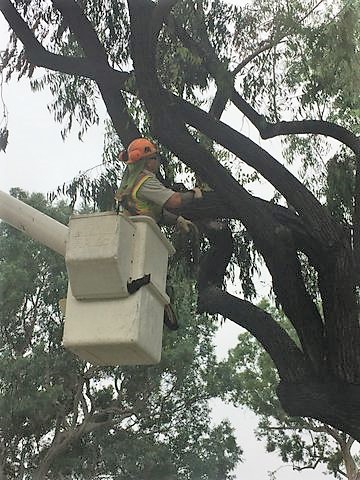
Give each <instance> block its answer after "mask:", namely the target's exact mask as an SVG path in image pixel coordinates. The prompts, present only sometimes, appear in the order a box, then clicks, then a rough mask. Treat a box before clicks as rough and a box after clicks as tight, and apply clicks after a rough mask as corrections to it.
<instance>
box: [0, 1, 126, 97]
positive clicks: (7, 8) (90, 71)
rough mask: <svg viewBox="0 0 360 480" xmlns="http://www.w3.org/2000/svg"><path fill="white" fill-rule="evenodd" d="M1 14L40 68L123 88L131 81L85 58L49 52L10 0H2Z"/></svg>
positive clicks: (30, 59) (29, 57)
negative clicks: (127, 81)
mask: <svg viewBox="0 0 360 480" xmlns="http://www.w3.org/2000/svg"><path fill="white" fill-rule="evenodd" d="M0 11H1V12H2V13H3V15H4V17H5V19H6V20H7V22H8V24H9V26H10V27H11V28H12V30H13V31H14V32H15V34H16V36H17V37H18V38H19V40H20V41H21V42H22V44H23V45H24V48H25V52H26V56H27V58H28V61H29V62H30V63H32V64H34V65H36V66H38V67H44V68H48V69H49V70H53V71H56V72H62V73H67V74H69V75H81V76H84V77H87V78H90V79H92V80H95V81H100V82H101V81H106V82H107V83H111V84H112V85H114V86H116V87H117V88H120V87H121V86H123V85H124V83H125V82H126V80H128V78H129V74H128V73H126V72H119V71H116V70H114V69H112V68H110V67H106V68H105V67H104V65H103V66H100V65H98V64H97V63H96V62H94V61H93V60H90V59H88V58H84V57H66V56H63V55H57V54H55V53H52V52H49V51H48V50H46V49H45V48H44V47H43V46H42V45H41V44H40V43H39V42H38V40H37V39H36V38H35V36H34V33H33V32H32V30H31V29H30V28H29V27H28V25H27V24H26V22H25V21H24V20H23V19H22V17H21V16H20V15H19V13H18V11H17V10H16V9H15V7H14V6H13V4H12V3H11V2H10V0H1V2H0Z"/></svg>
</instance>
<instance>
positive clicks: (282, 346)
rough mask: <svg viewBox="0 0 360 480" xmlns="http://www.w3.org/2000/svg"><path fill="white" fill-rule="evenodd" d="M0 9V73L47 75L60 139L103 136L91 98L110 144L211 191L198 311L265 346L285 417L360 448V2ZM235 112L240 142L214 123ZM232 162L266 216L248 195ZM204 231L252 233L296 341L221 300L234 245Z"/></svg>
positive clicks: (197, 207) (37, 0)
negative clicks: (98, 102)
mask: <svg viewBox="0 0 360 480" xmlns="http://www.w3.org/2000/svg"><path fill="white" fill-rule="evenodd" d="M0 10H1V12H2V13H3V15H4V17H5V19H6V20H7V22H8V24H9V26H10V28H11V37H10V43H9V46H8V49H7V50H6V51H5V52H4V54H3V56H2V62H3V68H4V71H5V72H6V74H7V76H8V77H10V76H11V75H12V74H14V73H15V72H17V73H18V74H19V75H20V76H24V75H27V76H29V77H30V78H31V77H32V76H33V75H34V71H36V70H35V68H36V67H44V68H45V69H46V73H45V75H44V77H42V78H39V77H33V80H32V83H33V87H34V88H35V89H36V88H41V87H43V86H44V85H45V84H48V85H49V86H50V88H51V90H52V92H53V93H54V103H53V105H52V108H53V112H54V116H55V118H56V119H58V120H59V121H62V122H64V132H63V133H64V134H66V131H68V130H69V129H70V128H71V127H72V124H73V121H74V120H78V121H79V122H80V132H79V133H80V135H81V133H82V132H83V131H84V129H86V127H87V126H88V125H89V124H91V123H94V122H96V121H97V119H98V117H97V113H96V109H95V99H96V97H97V96H98V95H100V96H101V98H102V99H103V101H104V103H105V106H106V109H107V112H108V114H109V117H110V119H111V123H112V127H113V129H114V131H115V132H116V140H114V137H113V136H111V138H112V139H113V143H114V145H116V144H117V146H118V147H119V146H120V145H122V146H126V145H127V144H128V143H129V142H130V141H131V140H133V139H134V138H136V137H138V136H141V135H150V136H151V137H152V138H153V139H156V140H157V141H158V142H159V144H160V145H161V146H162V147H163V148H164V151H165V149H166V152H167V154H166V158H167V159H168V161H169V162H170V163H171V162H173V163H174V162H176V161H178V162H181V164H183V165H185V166H186V168H187V169H188V170H187V171H188V172H189V175H191V174H195V175H196V176H197V177H198V178H200V179H201V181H202V182H205V183H206V184H207V186H208V189H207V190H210V191H208V192H207V193H206V194H205V195H204V198H203V200H202V201H201V202H198V203H197V204H195V203H194V204H192V205H191V206H190V207H189V208H188V209H186V210H184V209H183V210H182V211H181V213H182V214H183V215H184V216H187V217H188V218H191V219H193V220H194V221H199V224H201V225H202V228H203V231H204V233H205V234H206V235H207V238H208V242H209V244H208V245H209V248H208V249H207V253H208V255H207V256H206V255H205V257H204V258H203V260H202V261H201V263H200V272H199V280H198V294H199V296H198V310H199V311H202V312H207V313H211V314H221V315H222V316H224V317H226V318H229V319H231V320H232V321H234V322H236V323H237V324H239V325H241V326H242V327H244V328H245V329H246V330H248V332H249V333H250V334H251V335H253V336H254V337H255V338H256V339H257V340H258V341H260V343H261V344H262V346H263V347H264V348H265V350H266V351H267V352H268V353H269V355H270V356H271V358H272V360H273V361H274V364H275V366H276V369H277V371H278V374H279V385H278V387H277V394H278V397H279V399H280V402H281V404H282V406H283V408H284V409H285V411H287V412H288V413H289V414H290V415H295V416H306V417H310V418H313V419H317V420H320V421H322V422H325V423H327V424H329V425H331V426H333V427H335V428H338V429H340V430H343V431H344V432H346V433H348V434H350V435H352V437H354V438H355V439H358V440H360V408H359V406H360V385H359V381H360V348H359V345H360V326H359V279H360V260H359V259H360V254H359V251H360V242H359V237H360V181H359V179H360V173H359V165H360V155H359V152H360V143H359V136H358V135H359V121H358V120H359V95H358V91H359V79H360V64H359V31H360V30H359V29H360V27H359V25H360V22H359V12H360V8H359V1H358V0H350V1H343V0H336V1H331V2H330V1H327V0H318V1H314V0H306V1H302V2H298V1H297V0H292V1H291V2H288V1H282V0H281V1H279V2H276V4H275V5H274V2H272V1H269V0H261V1H256V2H251V1H249V2H244V3H242V2H241V3H230V2H225V1H222V0H209V1H199V0H195V1H187V0H179V1H176V0H159V1H157V2H153V1H151V0H128V1H118V0H116V1H115V0H90V1H87V2H82V1H75V0H52V1H45V0H31V1H27V2H23V1H22V0H13V1H11V0H2V2H1V4H0ZM229 104H231V105H233V106H234V108H236V110H237V112H238V128H233V127H230V126H229V125H227V124H226V123H224V122H223V121H221V118H222V114H223V112H224V110H225V107H226V106H227V105H229ZM244 118H245V119H247V120H248V121H249V122H251V123H252V125H253V126H254V128H255V129H257V131H258V132H259V134H260V136H261V138H263V139H269V138H274V137H278V136H281V138H282V139H284V143H285V146H286V158H288V159H289V160H296V161H297V162H301V164H302V176H295V175H294V174H293V173H291V171H290V169H289V168H286V167H285V166H284V165H283V164H282V162H281V161H280V160H279V159H276V158H274V157H273V156H272V155H270V154H269V153H268V152H267V151H265V150H264V149H263V148H262V147H260V146H259V145H257V144H256V143H255V142H253V141H252V140H251V139H249V138H248V137H247V136H245V135H244V134H243V133H241V131H240V130H241V124H242V121H243V119H244ZM328 139H330V140H331V141H332V142H330V143H329V142H327V143H326V141H325V140H328ZM224 151H225V152H226V155H225V156H224V153H223V152H224ZM169 158H170V160H169ZM241 162H244V163H245V164H247V165H248V166H249V167H251V168H252V169H254V170H255V172H257V174H259V175H261V176H262V177H263V178H264V179H266V180H267V181H268V182H269V183H270V184H271V185H272V186H273V188H274V190H275V192H276V195H275V197H274V201H266V200H264V199H262V198H258V197H256V196H254V195H253V194H252V193H251V192H250V191H249V190H248V189H246V188H245V187H246V185H245V184H244V183H243V181H242V180H241V178H240V179H239V176H238V173H236V167H237V165H239V164H241ZM165 174H166V169H165ZM314 178H315V179H316V181H314ZM170 181H171V178H170ZM340 185H342V188H338V187H340ZM334 186H335V188H334ZM213 219H230V220H231V222H233V223H236V225H237V226H236V227H235V230H236V231H235V233H236V232H238V231H246V237H247V238H248V239H250V240H251V242H252V244H253V246H254V248H255V249H256V252H257V253H258V254H259V255H260V256H261V257H262V259H263V261H264V263H265V264H266V267H267V268H268V270H269V272H270V275H271V277H272V284H273V290H274V294H275V296H276V301H277V303H278V304H279V305H281V306H282V308H283V310H284V312H285V313H286V316H287V317H288V318H289V320H290V322H291V324H292V325H293V327H294V330H295V332H296V338H297V341H294V340H293V339H292V338H291V337H290V336H289V335H288V333H287V332H286V331H285V330H284V329H283V328H282V327H281V326H280V325H279V323H278V322H277V321H276V319H274V318H273V317H272V316H271V315H270V314H268V313H266V312H264V311H263V310H262V309H261V308H259V307H257V306H256V305H253V304H252V303H251V302H250V301H249V300H250V299H251V298H249V297H248V298H246V297H244V298H242V297H240V296H234V295H232V294H230V293H228V292H227V291H226V289H225V288H224V274H225V272H226V268H227V265H228V262H229V260H230V259H231V258H233V257H232V254H233V248H234V242H233V238H232V237H231V235H230V231H229V228H228V227H224V223H214V222H211V221H212V220H213ZM237 222H238V223H237ZM239 225H240V226H239ZM309 278H311V280H312V284H310V286H309V283H308V279H309Z"/></svg>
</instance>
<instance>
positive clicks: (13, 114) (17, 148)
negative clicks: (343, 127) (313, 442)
mask: <svg viewBox="0 0 360 480" xmlns="http://www.w3.org/2000/svg"><path fill="white" fill-rule="evenodd" d="M6 31H7V25H6V23H5V22H4V20H3V18H2V16H1V14H0V50H2V49H4V47H5V44H6ZM2 96H3V99H4V101H5V104H6V107H7V109H8V114H9V124H8V127H9V131H10V135H9V144H8V147H7V149H6V153H4V152H0V190H2V191H6V192H8V191H9V189H10V188H11V187H21V188H22V189H24V190H26V191H28V192H42V193H47V192H49V191H52V190H54V189H55V188H56V187H57V186H58V185H61V184H62V183H64V182H67V181H69V180H71V179H72V178H73V177H74V176H75V175H77V174H78V173H79V172H80V171H84V170H87V169H89V168H91V167H93V166H95V165H97V164H99V163H100V162H101V156H102V148H103V127H102V125H101V126H100V127H98V128H92V129H91V130H90V131H89V132H88V133H87V134H85V135H84V138H83V142H79V141H78V140H77V137H76V132H74V133H73V134H72V135H70V137H69V138H68V139H67V140H66V141H65V142H64V141H63V140H62V138H61V135H60V125H59V124H56V123H55V122H54V120H53V118H52V115H51V114H50V113H49V112H48V110H47V103H48V102H49V99H50V96H49V94H48V93H47V92H42V93H33V92H31V90H30V87H29V85H28V83H27V82H26V81H25V80H22V81H20V82H17V81H16V80H13V81H12V82H11V83H10V84H9V85H3V93H2ZM1 110H2V107H1V106H0V111H1ZM230 120H231V119H230ZM0 121H1V118H0ZM243 133H245V134H247V133H250V128H249V126H248V125H247V124H246V123H244V125H243ZM255 136H256V135H255ZM267 145H268V146H269V147H267ZM262 146H265V147H266V148H269V149H270V150H271V149H272V151H273V152H275V154H276V153H278V145H277V144H275V143H274V142H273V143H271V142H270V143H266V142H262ZM239 332H240V329H239V327H237V326H236V325H235V324H233V323H232V322H229V321H226V322H225V324H224V326H223V327H222V329H221V332H220V334H219V335H218V337H217V343H218V347H217V348H218V352H219V354H220V355H223V354H224V353H225V351H226V350H227V348H229V347H231V346H233V345H234V344H235V343H236V338H237V335H238V333H239ZM213 405H214V421H219V420H220V419H221V418H224V417H228V418H229V419H230V420H231V422H232V423H233V425H234V426H235V427H236V431H237V436H238V441H239V444H240V445H241V447H242V448H243V450H244V462H243V463H242V464H240V465H239V467H238V468H237V470H236V473H237V476H236V478H237V480H240V479H241V480H246V479H250V478H251V479H256V480H267V479H268V471H271V470H275V469H278V468H280V470H279V471H278V474H277V479H278V480H315V479H319V478H324V479H328V478H332V477H328V476H324V475H321V473H320V472H321V469H319V470H316V471H311V470H306V471H302V472H300V473H299V472H293V471H292V470H291V468H290V467H283V464H282V462H281V459H280V458H279V457H277V456H276V455H274V454H267V453H265V448H264V445H263V444H262V443H260V442H258V441H257V440H255V438H254V435H253V428H254V427H255V425H256V419H255V416H254V415H253V414H251V413H250V412H248V411H247V410H244V409H240V408H234V407H231V406H225V407H224V405H223V404H221V403H220V402H217V401H216V402H213Z"/></svg>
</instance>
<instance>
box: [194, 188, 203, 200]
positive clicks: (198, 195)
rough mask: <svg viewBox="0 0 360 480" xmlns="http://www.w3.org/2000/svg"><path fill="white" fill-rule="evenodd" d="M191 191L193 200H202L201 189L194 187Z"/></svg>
mask: <svg viewBox="0 0 360 480" xmlns="http://www.w3.org/2000/svg"><path fill="white" fill-rule="evenodd" d="M192 191H193V192H194V199H195V200H197V199H199V198H202V196H203V194H202V191H201V188H199V187H195V188H193V189H192Z"/></svg>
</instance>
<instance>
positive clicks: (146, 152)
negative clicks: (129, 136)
mask: <svg viewBox="0 0 360 480" xmlns="http://www.w3.org/2000/svg"><path fill="white" fill-rule="evenodd" d="M156 153H158V149H157V148H156V146H155V145H154V144H153V143H151V142H150V140H148V139H147V138H136V139H135V140H133V141H132V142H131V143H130V145H129V146H128V148H127V161H126V163H128V164H129V163H136V162H138V161H139V160H141V159H142V158H147V157H151V156H153V155H155V154H156ZM123 158H124V156H123Z"/></svg>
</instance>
